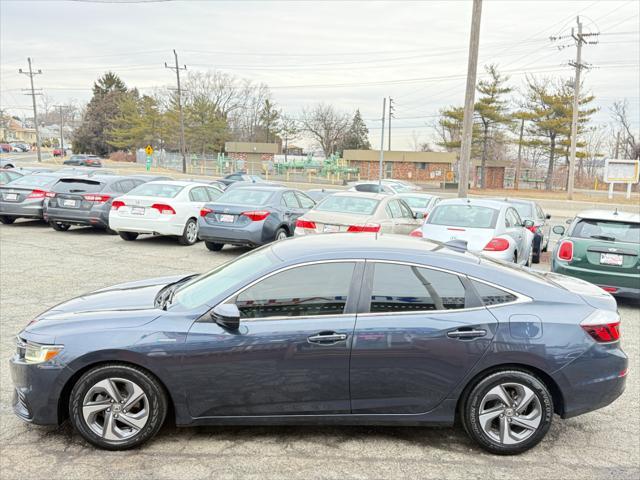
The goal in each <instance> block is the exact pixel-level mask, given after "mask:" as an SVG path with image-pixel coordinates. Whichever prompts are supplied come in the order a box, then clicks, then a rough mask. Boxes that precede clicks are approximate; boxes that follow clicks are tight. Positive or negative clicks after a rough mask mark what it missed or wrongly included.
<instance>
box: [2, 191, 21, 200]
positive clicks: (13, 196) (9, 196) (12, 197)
mask: <svg viewBox="0 0 640 480" xmlns="http://www.w3.org/2000/svg"><path fill="white" fill-rule="evenodd" d="M4 199H5V200H17V199H18V194H17V193H7V194H6V195H5V196H4Z"/></svg>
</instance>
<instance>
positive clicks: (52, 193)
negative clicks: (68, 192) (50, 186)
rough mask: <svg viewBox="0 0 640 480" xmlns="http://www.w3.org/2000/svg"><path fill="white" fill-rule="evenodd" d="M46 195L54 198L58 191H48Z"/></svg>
mask: <svg viewBox="0 0 640 480" xmlns="http://www.w3.org/2000/svg"><path fill="white" fill-rule="evenodd" d="M44 196H45V197H47V198H54V197H55V196H56V192H47V193H45V194H44Z"/></svg>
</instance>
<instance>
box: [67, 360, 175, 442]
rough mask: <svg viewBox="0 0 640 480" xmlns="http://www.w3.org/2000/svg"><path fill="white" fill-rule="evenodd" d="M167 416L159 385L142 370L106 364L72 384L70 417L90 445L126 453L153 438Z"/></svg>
mask: <svg viewBox="0 0 640 480" xmlns="http://www.w3.org/2000/svg"><path fill="white" fill-rule="evenodd" d="M166 415H167V399H166V396H165V394H164V389H163V388H162V385H160V383H159V382H158V380H157V379H156V378H154V377H153V376H151V375H150V374H148V373H146V372H145V371H144V370H141V369H139V368H136V367H133V366H129V365H118V364H109V365H103V366H100V367H96V368H94V369H92V370H89V371H88V372H87V373H85V374H84V375H83V376H82V377H80V379H79V380H78V382H77V383H76V384H75V385H74V387H73V389H72V391H71V396H70V399H69V417H70V419H71V423H72V424H73V426H74V427H75V429H76V430H77V431H78V432H79V433H80V435H82V437H83V438H84V439H85V440H87V441H88V442H89V443H92V444H93V445H95V446H97V447H100V448H104V449H106V450H126V449H129V448H133V447H136V446H138V445H140V444H142V443H144V442H146V441H147V440H149V439H150V438H151V437H153V436H154V435H155V434H156V433H157V432H158V430H159V429H160V427H161V426H162V424H163V422H164V419H165V417H166Z"/></svg>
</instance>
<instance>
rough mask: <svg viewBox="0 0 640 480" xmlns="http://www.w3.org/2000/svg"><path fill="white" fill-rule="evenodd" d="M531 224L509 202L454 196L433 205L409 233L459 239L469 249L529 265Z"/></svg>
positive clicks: (436, 237)
mask: <svg viewBox="0 0 640 480" xmlns="http://www.w3.org/2000/svg"><path fill="white" fill-rule="evenodd" d="M530 225H533V222H531V221H530V220H527V221H522V219H521V218H520V215H519V214H518V212H517V211H516V209H515V208H513V206H512V205H509V204H508V203H505V202H499V201H494V200H480V199H468V198H456V199H449V200H442V201H441V202H440V203H439V204H438V205H436V207H435V208H434V209H433V211H432V212H431V213H430V214H429V217H428V218H427V219H426V220H425V222H424V224H423V225H422V227H421V228H420V230H419V231H414V232H413V233H412V236H422V237H423V238H427V239H429V240H438V241H440V242H450V241H453V240H461V241H464V242H467V249H469V250H471V251H475V252H481V253H482V254H484V255H487V256H490V257H494V258H497V259H500V260H504V261H506V262H514V263H519V264H521V265H527V266H529V265H530V264H531V254H532V245H533V236H534V235H533V233H532V232H531V231H530V230H529V229H528V228H527V227H528V226H530Z"/></svg>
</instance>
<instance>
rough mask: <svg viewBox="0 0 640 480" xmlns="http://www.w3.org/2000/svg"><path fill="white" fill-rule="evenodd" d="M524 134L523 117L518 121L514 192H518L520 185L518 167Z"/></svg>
mask: <svg viewBox="0 0 640 480" xmlns="http://www.w3.org/2000/svg"><path fill="white" fill-rule="evenodd" d="M523 133H524V117H522V118H521V119H520V140H519V141H518V163H516V178H515V179H514V180H513V188H514V190H518V188H519V183H520V167H521V165H522V134H523Z"/></svg>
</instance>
